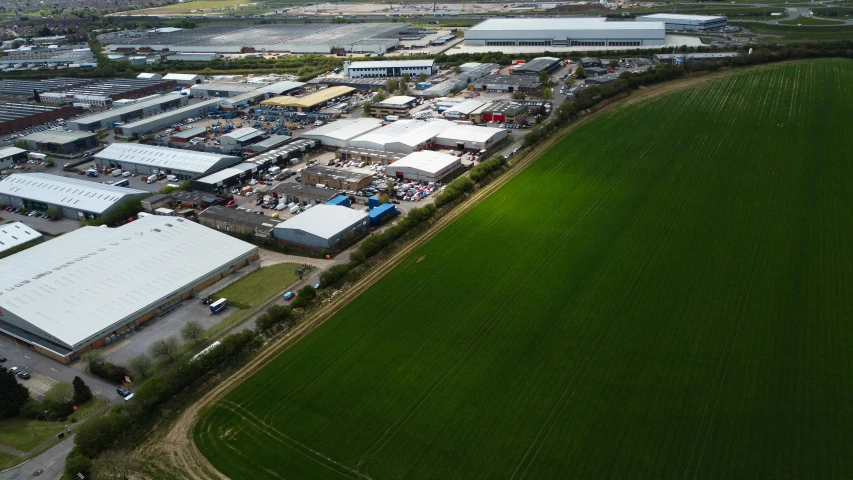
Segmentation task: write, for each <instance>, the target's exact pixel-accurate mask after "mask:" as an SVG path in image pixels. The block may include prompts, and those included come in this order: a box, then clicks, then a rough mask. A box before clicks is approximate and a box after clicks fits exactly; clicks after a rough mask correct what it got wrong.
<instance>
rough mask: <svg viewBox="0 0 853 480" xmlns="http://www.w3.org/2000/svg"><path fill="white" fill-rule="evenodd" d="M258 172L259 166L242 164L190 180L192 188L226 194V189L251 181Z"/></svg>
mask: <svg viewBox="0 0 853 480" xmlns="http://www.w3.org/2000/svg"><path fill="white" fill-rule="evenodd" d="M257 171H258V166H257V165H256V164H254V163H240V164H237V165H234V166H233V167H228V168H223V169H222V170H219V171H218V172H214V173H211V174H210V175H205V176H203V177H199V178H196V179H194V180H190V188H192V189H193V190H199V191H202V192H209V193H224V190H225V189H228V188H230V187H233V186H234V185H238V184H240V183H243V182H245V181H247V180H249V179H250V178H252V175H253V174H255V173H257Z"/></svg>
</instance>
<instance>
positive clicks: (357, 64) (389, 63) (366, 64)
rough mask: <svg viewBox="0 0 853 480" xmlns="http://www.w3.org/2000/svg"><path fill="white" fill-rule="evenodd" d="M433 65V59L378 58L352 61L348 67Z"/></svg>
mask: <svg viewBox="0 0 853 480" xmlns="http://www.w3.org/2000/svg"><path fill="white" fill-rule="evenodd" d="M434 65H435V60H378V61H374V62H352V63H351V64H350V66H349V68H404V67H408V68H422V67H432V66H434Z"/></svg>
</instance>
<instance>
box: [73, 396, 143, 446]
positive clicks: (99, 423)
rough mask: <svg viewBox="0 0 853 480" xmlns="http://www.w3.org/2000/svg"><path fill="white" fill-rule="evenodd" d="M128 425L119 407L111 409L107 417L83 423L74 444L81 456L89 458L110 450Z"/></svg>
mask: <svg viewBox="0 0 853 480" xmlns="http://www.w3.org/2000/svg"><path fill="white" fill-rule="evenodd" d="M128 425H130V423H129V422H128V419H127V418H126V415H124V414H122V413H121V408H120V407H113V409H112V410H111V411H110V413H109V414H108V415H104V416H101V417H96V418H93V419H91V420H89V421H88V422H86V423H84V424H83V425H81V426H80V428H79V429H78V430H77V435H76V436H75V437H74V444H75V445H76V446H77V447H76V448H75V450H78V451H79V452H80V454H81V455H85V456H86V457H89V458H94V457H96V456H97V455H98V454H99V453H101V452H104V451H106V450H108V449H110V448H112V447H113V446H114V445H115V443H116V440H117V439H119V438H121V436H122V434H123V432H124V430H126V429H127V427H128Z"/></svg>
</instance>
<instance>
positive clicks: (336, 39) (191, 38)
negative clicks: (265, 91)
mask: <svg viewBox="0 0 853 480" xmlns="http://www.w3.org/2000/svg"><path fill="white" fill-rule="evenodd" d="M410 29H411V26H410V25H409V24H406V23H358V24H333V23H291V24H277V25H251V26H243V27H239V26H238V27H235V26H232V25H223V26H210V27H200V28H194V29H191V30H181V31H178V32H169V33H163V34H157V35H148V36H140V37H133V38H124V39H114V40H112V41H111V43H110V45H109V48H110V50H111V51H113V52H133V51H139V50H142V51H157V52H159V51H163V50H168V51H169V52H173V53H208V54H209V53H220V54H222V53H252V52H258V53H263V52H291V53H319V54H327V55H328V54H341V55H343V54H345V53H348V52H370V53H385V52H388V51H391V50H393V49H395V48H397V46H398V45H399V44H400V40H399V36H400V32H405V31H408V30H410ZM167 58H170V57H167Z"/></svg>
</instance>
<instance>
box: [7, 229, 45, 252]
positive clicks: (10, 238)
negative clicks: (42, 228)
mask: <svg viewBox="0 0 853 480" xmlns="http://www.w3.org/2000/svg"><path fill="white" fill-rule="evenodd" d="M42 237H43V235H42V234H40V233H39V232H37V231H35V230H33V229H32V228H30V227H29V226H27V225H25V224H23V223H21V222H12V223H7V224H4V225H0V252H3V251H6V250H8V249H10V248H14V247H17V246H18V245H23V244H25V243H28V242H32V241H33V240H38V239H39V238H42Z"/></svg>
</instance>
